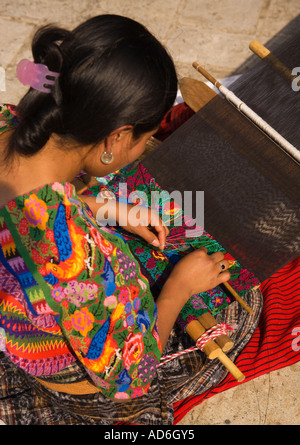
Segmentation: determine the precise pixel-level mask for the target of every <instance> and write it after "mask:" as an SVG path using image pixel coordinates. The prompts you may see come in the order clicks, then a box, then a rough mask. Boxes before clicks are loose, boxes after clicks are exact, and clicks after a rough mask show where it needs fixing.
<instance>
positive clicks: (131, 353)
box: [123, 332, 144, 369]
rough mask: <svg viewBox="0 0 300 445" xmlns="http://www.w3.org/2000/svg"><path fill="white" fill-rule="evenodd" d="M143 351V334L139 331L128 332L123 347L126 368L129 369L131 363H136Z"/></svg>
mask: <svg viewBox="0 0 300 445" xmlns="http://www.w3.org/2000/svg"><path fill="white" fill-rule="evenodd" d="M143 352H144V343H143V334H141V333H140V332H139V333H138V334H134V333H133V332H130V333H129V334H128V336H127V338H126V341H125V345H124V349H123V360H124V365H125V368H126V369H129V368H130V366H131V365H133V364H134V363H137V362H138V361H139V360H140V358H141V357H142V355H143Z"/></svg>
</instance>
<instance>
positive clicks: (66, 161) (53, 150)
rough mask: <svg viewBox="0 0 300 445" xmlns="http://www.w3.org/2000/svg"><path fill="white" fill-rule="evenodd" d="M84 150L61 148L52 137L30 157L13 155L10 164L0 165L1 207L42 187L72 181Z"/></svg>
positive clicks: (1, 147) (1, 142) (0, 144)
mask: <svg viewBox="0 0 300 445" xmlns="http://www.w3.org/2000/svg"><path fill="white" fill-rule="evenodd" d="M4 136H6V135H5V134H4V135H2V137H1V138H0V159H4V153H5V149H6V144H7V142H8V139H7V137H6V138H5V137H4ZM85 150H86V149H85V148H84V147H80V148H78V147H76V148H73V149H72V148H69V147H68V148H67V147H62V145H61V144H59V143H58V140H57V138H56V137H53V136H51V138H50V139H49V140H48V142H47V143H46V145H45V146H44V147H43V148H42V149H41V150H40V151H39V152H38V153H36V154H34V155H32V156H30V157H27V156H22V155H18V154H16V155H14V158H13V159H11V160H10V162H9V164H7V163H6V164H4V161H3V162H1V163H0V164H1V171H0V206H1V207H2V206H3V205H4V204H6V203H7V202H8V201H9V200H11V199H14V198H16V197H17V196H20V195H23V194H24V193H27V192H29V191H30V190H33V189H35V188H37V187H41V186H43V185H45V184H49V183H52V182H56V181H58V182H71V181H72V180H73V179H74V178H75V177H76V176H77V175H78V173H79V172H80V171H81V169H82V159H83V158H84V153H83V152H84V151H85ZM2 155H3V156H2Z"/></svg>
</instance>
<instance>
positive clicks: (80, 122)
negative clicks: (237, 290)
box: [0, 16, 230, 423]
mask: <svg viewBox="0 0 300 445" xmlns="http://www.w3.org/2000/svg"><path fill="white" fill-rule="evenodd" d="M32 52H33V57H34V63H35V64H39V63H41V64H44V65H46V67H47V69H48V70H50V71H51V72H52V75H53V77H52V78H51V77H50V79H53V78H54V80H55V82H50V81H49V84H48V85H47V82H45V83H46V85H44V86H43V88H44V90H41V88H38V87H36V84H34V85H33V84H30V86H31V88H30V90H29V91H28V92H27V94H26V95H25V96H24V98H23V99H22V100H21V101H20V103H19V105H18V107H17V114H16V111H15V110H14V108H13V107H10V106H2V113H1V117H2V122H3V121H4V125H3V126H2V129H1V133H2V135H1V138H0V156H1V165H2V169H1V173H0V184H1V187H0V206H1V209H0V236H1V238H0V245H1V249H0V267H1V277H5V279H2V280H1V285H0V286H1V288H0V295H1V306H0V313H1V320H2V321H3V323H2V325H1V336H2V337H1V339H2V349H3V351H4V353H5V356H6V358H8V359H9V363H10V365H9V366H11V367H12V368H11V369H12V370H14V369H15V367H17V368H18V369H20V370H22V371H21V372H23V371H24V372H25V374H24V375H25V376H27V377H28V378H29V376H30V378H31V379H32V378H34V379H35V378H40V379H39V380H38V383H37V384H38V387H39V388H42V387H43V386H44V385H45V386H46V387H47V378H48V377H49V378H50V377H54V381H55V376H57V380H56V381H57V382H61V383H63V377H62V376H63V374H64V373H65V375H66V374H67V372H68V378H69V382H72V383H74V382H75V383H76V378H77V377H78V376H79V375H80V377H78V379H79V380H81V381H84V382H86V381H87V382H88V383H87V384H88V390H87V391H84V392H83V393H82V392H81V393H80V392H79V394H81V395H79V396H78V397H79V399H78V400H77V403H78V404H80V403H84V402H80V400H82V399H80V397H81V398H82V397H83V396H82V394H85V396H84V397H88V395H87V394H89V395H90V397H92V398H93V400H94V401H95V398H97V406H98V407H101V406H102V409H104V410H105V406H106V403H108V402H106V400H109V403H112V405H110V406H113V407H114V408H113V409H115V410H118V409H120V410H122V408H115V405H116V402H118V401H120V400H121V401H123V402H124V403H125V402H127V403H130V400H132V399H134V398H137V397H140V396H143V395H145V394H147V392H148V391H149V388H151V383H152V380H153V378H154V376H155V366H156V365H157V364H158V363H159V361H160V357H161V354H162V351H163V350H164V348H165V345H166V343H167V340H168V338H169V335H170V332H171V330H172V327H173V325H174V323H175V321H176V318H177V316H178V314H179V312H180V310H181V309H182V307H183V306H184V305H185V303H186V302H187V301H188V299H189V298H190V297H191V296H192V295H193V294H197V293H201V292H204V291H207V290H209V289H212V288H214V287H215V286H217V285H218V284H220V283H222V282H224V281H227V280H228V279H229V277H230V273H229V272H228V271H227V269H228V267H229V262H228V260H226V259H224V253H222V252H221V251H217V252H214V253H212V254H211V255H207V253H206V251H205V249H201V248H200V249H197V250H195V251H193V252H192V253H189V254H188V255H186V256H185V257H184V258H183V259H181V260H180V261H179V262H177V264H176V265H175V266H174V267H173V268H172V272H171V273H170V275H169V276H168V278H167V279H166V280H165V283H164V285H163V286H162V289H161V291H160V293H159V295H158V297H157V298H156V301H155V302H154V299H153V296H152V294H151V291H150V289H149V284H148V281H147V279H146V278H145V277H144V275H143V273H142V272H141V270H140V267H139V264H138V262H137V261H136V259H135V257H134V256H133V255H132V253H131V251H130V248H129V245H128V244H127V243H126V242H125V240H124V238H123V235H122V234H118V233H117V232H116V231H113V230H110V229H109V227H102V228H101V227H99V226H98V224H97V222H96V219H95V218H96V216H97V213H98V212H99V210H100V211H101V208H104V207H105V205H107V202H108V201H107V200H106V201H104V202H103V203H102V204H101V203H97V201H96V198H95V197H94V196H88V195H87V196H83V195H81V196H78V195H77V194H76V191H75V187H74V186H73V185H72V184H71V182H72V180H73V179H74V178H75V177H76V176H77V175H78V174H79V173H80V172H81V171H82V170H84V171H85V172H87V173H88V174H90V175H92V176H96V177H104V176H106V175H108V174H109V173H112V172H115V171H117V170H119V169H120V168H122V167H124V166H127V165H129V164H130V163H132V162H133V161H134V160H136V159H137V158H138V157H139V156H140V155H141V154H142V153H143V151H144V150H145V145H146V142H147V140H148V139H149V138H150V137H151V136H152V135H153V134H155V133H156V131H157V129H158V128H159V125H160V122H161V120H162V119H163V117H164V116H165V114H166V113H167V111H168V110H169V109H170V108H171V107H172V104H173V102H174V99H175V97H176V92H177V79H176V73H175V69H174V65H173V62H172V60H171V58H170V56H169V55H168V53H167V52H166V50H165V49H164V48H163V47H162V45H161V44H160V43H159V42H158V41H157V40H156V39H155V38H154V37H153V36H152V35H151V34H150V33H149V32H148V31H147V30H146V29H145V28H144V27H143V26H141V25H140V24H138V23H136V22H134V21H132V20H130V19H126V18H123V17H119V16H98V17H95V18H93V19H90V20H88V21H87V22H85V23H83V24H82V25H80V26H78V27H77V28H76V29H75V30H74V31H72V32H70V31H66V30H63V29H60V28H55V27H45V28H42V29H40V30H39V31H38V32H37V33H36V35H35V37H34V39H33V44H32ZM26 63H27V65H26V67H25V68H24V65H22V66H21V65H19V68H18V69H19V70H20V71H19V72H21V71H22V69H23V75H24V70H26V69H29V70H30V69H32V70H35V69H36V67H37V65H33V64H32V63H31V65H30V62H29V64H28V61H27V62H26ZM26 63H25V64H26ZM28 67H29V68H28ZM55 73H56V74H55ZM19 77H20V78H21V77H22V72H21V74H19ZM48 79H49V78H48ZM39 80H40V79H39ZM52 83H53V85H52ZM86 204H87V205H86ZM116 208H117V212H116V222H117V223H118V222H120V220H121V219H122V218H124V212H125V216H126V214H129V212H130V210H131V209H132V206H131V205H127V204H126V205H122V206H121V205H117V207H116ZM140 212H143V218H142V219H140V220H139V224H138V225H136V224H134V223H132V220H131V219H130V218H128V223H127V225H126V226H125V227H123V229H125V230H126V231H127V232H129V233H131V234H132V235H134V236H136V237H137V238H141V239H143V240H145V242H146V243H145V244H147V243H148V245H149V246H151V245H152V246H155V247H157V246H159V247H160V248H161V251H163V249H164V245H165V243H166V239H167V236H168V233H169V231H168V229H167V227H166V226H165V225H164V224H163V223H162V221H161V219H160V218H159V216H158V215H157V217H156V219H155V220H153V212H152V219H151V215H150V211H148V210H145V208H142V207H141V208H140ZM139 215H140V214H139ZM150 224H151V225H152V227H150ZM122 233H123V232H122ZM157 252H158V253H159V249H157ZM125 269H126V270H125ZM127 269H130V273H127ZM7 363H8V362H7ZM76 366H77V367H76ZM73 369H76V372H75V371H74V375H72V372H71V371H70V370H73ZM12 372H14V371H12ZM32 376H34V377H32ZM27 377H25V378H27ZM40 385H41V386H40ZM49 388H50V389H51V386H50V387H49ZM61 388H62V389H61V392H62V393H64V385H62V386H61ZM67 392H68V391H66V393H67ZM74 394H75V395H74V396H72V397H73V398H74V397H75V399H76V389H75V393H74ZM70 397H71V396H70ZM72 400H73V399H72ZM73 401H74V400H73ZM86 403H87V402H86ZM121 405H123V404H121ZM119 406H120V405H119ZM103 407H104V408H103ZM99 409H100V408H99ZM124 409H125V408H124ZM91 417H93V416H91ZM94 417H95V418H97V417H98V415H95V416H94ZM99 418H101V415H100V416H99ZM103 418H105V416H103ZM119 418H120V419H122V415H120V416H119ZM67 421H69V420H66V422H67ZM79 423H80V421H79Z"/></svg>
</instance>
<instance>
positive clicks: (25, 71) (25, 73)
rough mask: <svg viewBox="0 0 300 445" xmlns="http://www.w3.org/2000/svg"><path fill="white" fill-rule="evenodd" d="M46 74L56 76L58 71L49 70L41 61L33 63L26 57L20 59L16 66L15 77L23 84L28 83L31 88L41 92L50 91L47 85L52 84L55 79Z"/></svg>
mask: <svg viewBox="0 0 300 445" xmlns="http://www.w3.org/2000/svg"><path fill="white" fill-rule="evenodd" d="M48 76H51V77H58V76H59V73H55V72H54V71H50V70H49V69H48V67H47V66H46V65H43V64H42V63H34V62H31V61H30V60H28V59H22V60H20V62H19V63H18V66H17V78H18V79H19V81H20V82H21V83H22V84H23V85H30V86H31V87H32V88H34V89H35V90H38V91H42V92H43V93H51V88H50V87H46V86H45V84H47V85H54V82H55V79H54V80H52V79H48Z"/></svg>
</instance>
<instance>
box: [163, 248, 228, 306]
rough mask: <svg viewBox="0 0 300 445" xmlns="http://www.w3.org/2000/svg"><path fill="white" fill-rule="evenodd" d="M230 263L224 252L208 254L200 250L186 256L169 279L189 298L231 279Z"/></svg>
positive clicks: (203, 249) (204, 249) (202, 249)
mask: <svg viewBox="0 0 300 445" xmlns="http://www.w3.org/2000/svg"><path fill="white" fill-rule="evenodd" d="M228 268H229V261H227V260H224V254H223V253H222V252H215V253H212V254H211V255H208V254H207V249H206V248H204V247H203V248H200V249H197V250H195V251H194V252H191V253H189V254H188V255H186V256H184V257H183V258H182V259H181V260H180V261H179V262H178V263H177V264H176V265H175V267H174V268H173V270H172V272H171V275H170V277H169V279H171V280H172V281H174V282H176V286H178V287H179V288H180V289H182V292H183V294H186V295H188V296H189V297H190V296H192V295H194V294H198V293H201V292H205V291H207V290H209V289H213V288H214V287H216V286H218V285H219V284H221V283H224V282H225V281H228V280H229V279H230V273H229V272H228V270H227V269H228Z"/></svg>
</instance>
